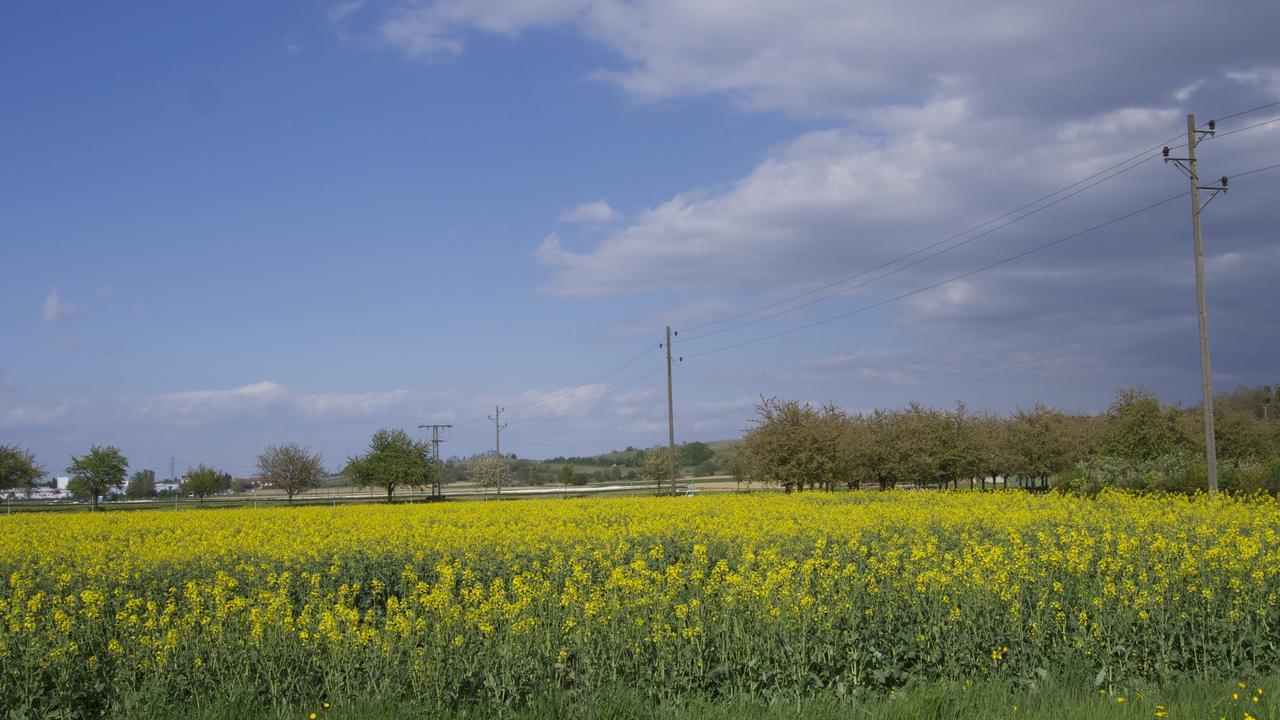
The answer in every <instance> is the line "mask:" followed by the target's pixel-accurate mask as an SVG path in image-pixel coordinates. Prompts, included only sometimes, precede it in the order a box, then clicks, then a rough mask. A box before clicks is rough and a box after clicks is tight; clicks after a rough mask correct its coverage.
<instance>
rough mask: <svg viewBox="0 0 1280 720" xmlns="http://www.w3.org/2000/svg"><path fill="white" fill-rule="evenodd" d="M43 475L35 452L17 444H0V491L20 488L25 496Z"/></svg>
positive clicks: (29, 495)
mask: <svg viewBox="0 0 1280 720" xmlns="http://www.w3.org/2000/svg"><path fill="white" fill-rule="evenodd" d="M44 476H45V471H44V468H43V467H41V466H40V465H39V464H38V463H37V462H36V456H35V453H33V452H31V451H30V450H24V449H22V448H21V447H19V446H17V445H0V491H5V490H21V491H22V492H23V494H24V495H25V496H27V497H31V493H32V492H33V491H34V490H35V486H36V483H37V482H39V480H40V478H42V477H44Z"/></svg>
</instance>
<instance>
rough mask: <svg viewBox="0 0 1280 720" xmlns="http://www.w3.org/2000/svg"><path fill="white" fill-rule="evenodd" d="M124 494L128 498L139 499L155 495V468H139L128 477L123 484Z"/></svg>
mask: <svg viewBox="0 0 1280 720" xmlns="http://www.w3.org/2000/svg"><path fill="white" fill-rule="evenodd" d="M124 496H125V497H127V498H129V499H130V500H141V499H143V498H150V497H155V496H156V472H155V470H139V471H138V472H135V473H134V474H133V475H132V476H131V477H130V478H129V484H128V485H125V486H124Z"/></svg>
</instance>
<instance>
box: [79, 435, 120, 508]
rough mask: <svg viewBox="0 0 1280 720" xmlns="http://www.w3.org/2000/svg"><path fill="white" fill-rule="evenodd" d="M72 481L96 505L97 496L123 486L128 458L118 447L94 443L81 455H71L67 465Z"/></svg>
mask: <svg viewBox="0 0 1280 720" xmlns="http://www.w3.org/2000/svg"><path fill="white" fill-rule="evenodd" d="M67 472H69V473H71V477H72V482H73V483H75V485H76V488H74V489H72V492H73V494H74V493H75V490H76V489H79V491H80V493H81V494H82V495H89V496H90V497H92V498H93V507H94V509H95V510H96V509H97V507H98V498H100V497H105V496H106V494H107V493H108V492H110V491H111V490H119V489H120V488H122V487H124V478H125V475H127V474H128V472H129V460H128V459H127V458H125V456H124V455H122V454H120V450H119V448H115V447H110V446H108V447H99V446H97V445H94V446H93V447H91V448H89V452H88V453H87V454H85V455H83V456H82V457H76V456H74V455H72V456H71V465H70V466H68V467H67Z"/></svg>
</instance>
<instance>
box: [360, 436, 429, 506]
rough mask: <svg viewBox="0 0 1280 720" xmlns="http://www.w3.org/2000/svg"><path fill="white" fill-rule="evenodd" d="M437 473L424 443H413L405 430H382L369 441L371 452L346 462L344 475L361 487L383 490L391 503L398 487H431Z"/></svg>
mask: <svg viewBox="0 0 1280 720" xmlns="http://www.w3.org/2000/svg"><path fill="white" fill-rule="evenodd" d="M437 471H438V469H437V467H436V464H435V462H434V461H433V460H432V458H431V446H430V445H429V444H427V442H426V441H425V440H424V441H418V440H414V439H413V438H411V437H409V433H407V432H405V431H404V430H392V429H390V428H382V429H381V430H378V431H377V432H375V433H374V434H373V438H372V439H371V440H370V441H369V452H367V453H365V454H364V455H360V456H359V457H353V458H348V459H347V467H346V469H345V470H343V474H344V475H346V476H347V477H349V478H351V480H352V481H353V482H354V483H355V484H356V485H359V486H360V487H380V488H382V489H383V490H385V491H386V493H387V502H391V500H392V498H393V497H394V496H395V492H396V488H398V487H411V488H415V489H417V490H421V489H423V488H426V487H430V486H431V484H432V482H433V481H434V480H435V477H436V473H437Z"/></svg>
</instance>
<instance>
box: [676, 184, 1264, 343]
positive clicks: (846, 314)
mask: <svg viewBox="0 0 1280 720" xmlns="http://www.w3.org/2000/svg"><path fill="white" fill-rule="evenodd" d="M1276 168H1280V163H1275V164H1272V165H1267V166H1265V167H1259V168H1254V169H1252V170H1246V171H1242V172H1237V173H1229V174H1228V177H1232V178H1237V177H1245V176H1248V175H1253V174H1256V173H1260V172H1265V171H1267V170H1274V169H1276ZM1188 194H1189V191H1187V192H1181V193H1178V194H1177V195H1172V196H1170V197H1167V198H1165V199H1163V200H1158V201H1156V202H1154V203H1151V204H1150V205H1147V206H1145V207H1142V208H1139V209H1137V210H1133V211H1131V212H1128V213H1125V214H1124V215H1120V216H1117V217H1114V218H1111V219H1110V220H1107V221H1105V222H1101V223H1098V224H1097V225H1094V226H1092V227H1089V228H1085V229H1084V230H1080V231H1078V232H1074V233H1072V234H1070V235H1066V236H1064V237H1061V238H1058V239H1057V240H1052V241H1050V242H1047V243H1044V244H1041V245H1037V246H1035V247H1033V248H1030V249H1027V250H1024V251H1022V252H1020V253H1017V254H1014V255H1010V256H1008V257H1005V258H1002V259H1000V260H997V261H995V262H993V263H988V264H986V265H983V266H982V267H979V268H975V269H973V270H970V271H968V272H964V273H961V274H959V275H955V276H952V277H949V278H947V279H946V280H941V281H938V282H936V283H933V284H932V285H926V286H924V287H921V288H916V289H915V290H911V291H908V292H905V293H902V294H900V295H895V296H893V297H891V298H886V299H884V300H881V301H879V302H875V303H872V304H870V305H864V306H863V307H860V308H857V309H854V310H850V311H848V312H844V313H840V314H838V315H832V316H830V317H826V318H823V319H821V320H816V321H814V322H811V323H806V324H804V325H800V326H797V327H793V328H789V329H787V330H781V331H779V332H775V333H770V334H768V335H763V336H760V337H756V338H752V339H750V340H744V341H742V342H737V343H732V344H729V345H723V346H720V347H716V348H711V349H709V350H702V351H700V352H696V353H690V354H687V355H685V356H684V357H685V358H688V359H692V358H696V357H701V356H703V355H711V354H712V353H718V352H724V351H726V350H732V349H735V348H740V347H744V346H747V345H754V344H756V343H759V342H764V341H765V340H772V339H774V338H778V337H782V336H784V335H791V334H793V333H797V332H800V331H802V330H808V329H810V328H813V327H817V326H819V325H825V324H827V323H829V322H834V321H836V320H840V319H843V318H846V317H850V316H852V315H857V314H859V313H863V312H866V311H868V310H872V309H874V308H878V307H881V306H884V305H888V304H889V303H892V302H897V301H899V300H903V299H905V298H909V297H911V296H913V295H919V294H920V293H923V292H927V291H929V290H933V289H935V288H938V287H941V286H943V285H947V284H949V283H953V282H956V281H958V280H963V279H965V278H968V277H971V276H973V275H977V274H978V273H981V272H985V271H987V270H991V269H993V268H996V267H999V266H1001V265H1005V264H1007V263H1010V262H1013V261H1014V260H1019V259H1021V258H1024V257H1026V256H1028V255H1032V254H1034V253H1038V252H1040V251H1042V250H1047V249H1049V248H1051V247H1054V246H1056V245H1061V244H1062V243H1064V242H1067V241H1069V240H1074V239H1075V238H1078V237H1080V236H1082V235H1087V234H1089V233H1091V232H1095V231H1097V230H1101V229H1102V228H1105V227H1107V226H1109V225H1114V224H1116V223H1118V222H1122V221H1124V220H1128V219H1129V218H1131V217H1134V216H1135V215H1141V214H1142V213H1145V212H1149V211H1151V210H1154V209H1156V208H1158V207H1160V206H1161V205H1166V204H1168V203H1171V202H1173V201H1174V200H1177V199H1179V198H1182V197H1185V196H1186V195H1188Z"/></svg>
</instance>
